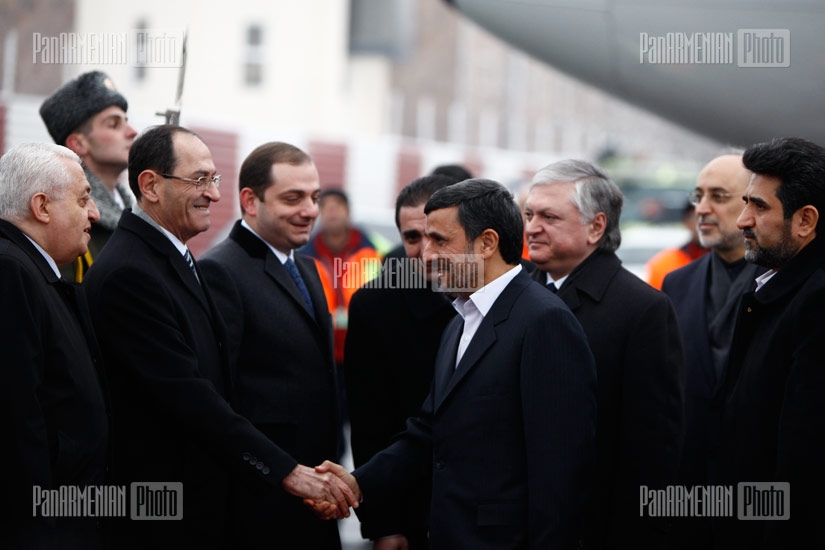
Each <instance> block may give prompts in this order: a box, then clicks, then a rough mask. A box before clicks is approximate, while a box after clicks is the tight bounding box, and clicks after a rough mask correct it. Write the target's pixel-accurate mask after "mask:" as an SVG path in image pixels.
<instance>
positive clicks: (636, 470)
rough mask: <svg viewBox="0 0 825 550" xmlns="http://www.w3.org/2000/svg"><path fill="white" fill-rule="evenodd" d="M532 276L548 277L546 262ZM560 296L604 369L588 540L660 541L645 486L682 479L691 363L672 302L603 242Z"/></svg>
mask: <svg viewBox="0 0 825 550" xmlns="http://www.w3.org/2000/svg"><path fill="white" fill-rule="evenodd" d="M533 276H534V278H535V279H536V280H539V281H540V282H541V283H544V282H545V281H546V274H545V273H544V272H542V271H540V270H537V271H536V272H535V273H534V275H533ZM558 296H559V297H560V298H561V299H562V300H564V302H565V303H566V304H567V305H568V306H569V307H570V309H571V310H572V311H573V314H574V315H575V316H576V318H577V319H578V320H579V322H580V323H581V325H582V327H583V328H584V332H585V333H586V334H587V340H588V342H589V344H590V349H591V350H592V351H593V355H594V356H595V358H596V369H597V371H598V381H599V384H598V385H599V389H598V396H599V423H598V429H597V432H596V433H597V436H596V452H597V454H596V464H597V473H596V487H597V492H596V494H595V496H596V499H595V501H594V502H593V506H592V508H591V511H590V517H589V518H588V529H587V533H588V535H587V539H588V545H587V547H588V548H614V547H626V546H629V547H633V548H649V547H660V546H661V545H662V544H664V542H665V541H664V525H662V524H660V522H659V521H654V520H650V519H642V518H640V517H639V487H640V486H641V485H645V486H647V487H650V488H663V487H664V486H665V485H669V484H674V483H675V482H676V472H677V468H678V463H679V452H680V450H681V445H682V438H683V425H684V423H683V405H682V402H683V383H684V381H683V379H684V369H683V362H682V361H683V358H682V344H681V337H680V335H679V327H678V326H677V324H676V315H675V313H674V312H673V306H672V305H671V303H670V300H669V299H668V298H667V296H665V295H664V294H662V293H661V292H659V291H657V290H655V289H653V288H652V287H650V286H649V285H647V284H646V283H645V282H644V281H642V280H641V279H639V278H638V277H636V276H635V275H633V274H632V273H630V272H629V271H627V270H626V269H624V268H623V267H622V265H621V261H620V260H619V259H618V258H617V257H616V255H615V254H613V253H612V252H601V251H598V250H597V251H596V252H594V253H593V254H591V255H590V256H589V257H588V258H587V259H585V260H584V261H583V262H582V263H581V264H579V265H578V266H577V267H576V269H574V270H573V272H572V273H570V276H569V277H568V278H567V279H566V280H565V281H564V284H563V285H562V287H561V288H560V289H559V291H558Z"/></svg>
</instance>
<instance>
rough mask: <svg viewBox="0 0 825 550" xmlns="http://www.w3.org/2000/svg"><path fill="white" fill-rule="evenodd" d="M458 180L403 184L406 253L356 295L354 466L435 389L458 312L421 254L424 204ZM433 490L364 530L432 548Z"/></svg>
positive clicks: (380, 544) (352, 334)
mask: <svg viewBox="0 0 825 550" xmlns="http://www.w3.org/2000/svg"><path fill="white" fill-rule="evenodd" d="M455 181H456V180H454V179H452V178H450V177H447V176H424V177H423V178H418V179H416V180H413V181H412V182H411V183H410V184H409V185H407V186H406V187H404V188H403V189H402V190H401V192H400V193H399V194H398V198H397V199H396V201H395V225H396V227H398V232H399V233H400V235H401V241H402V246H403V249H404V255H403V257H400V258H392V259H387V260H385V262H384V267H383V269H382V271H381V275H379V276H378V278H376V279H373V280H372V281H370V282H368V283H367V284H366V285H364V286H362V287H361V288H360V289H359V290H358V291H357V292H356V293H355V295H354V296H353V297H352V302H351V303H350V310H349V328H348V330H347V341H346V348H345V351H344V361H345V365H346V367H345V368H346V369H347V380H346V386H347V402H348V403H349V416H350V426H351V430H352V431H351V433H350V437H351V440H352V456H353V460H354V462H355V466H356V467H358V466H361V465H362V464H364V463H366V462H367V461H368V460H369V459H370V458H371V457H372V456H373V455H374V454H375V453H377V452H378V451H380V450H382V449H383V448H385V447H386V446H387V445H389V444H390V443H391V441H392V437H393V436H394V435H395V434H397V433H399V432H401V431H402V430H403V429H404V422H405V421H406V420H407V418H409V417H411V416H415V414H416V413H417V412H418V410H419V409H420V408H421V403H422V402H423V401H424V398H425V397H427V393H428V392H429V391H430V386H431V385H432V379H433V366H434V365H435V357H436V353H437V351H438V344H439V342H440V341H441V333H442V332H443V331H444V327H446V326H447V323H448V322H449V321H450V320H451V319H452V318H453V317H455V314H456V311H455V309H454V308H453V307H452V306H451V305H450V301H449V300H448V299H447V296H446V295H445V294H444V293H443V292H435V290H434V289H433V284H432V281H433V279H434V277H435V276H436V272H434V271H433V270H432V269H430V270H429V271H427V270H426V269H425V266H424V263H423V261H422V253H423V251H424V243H425V241H426V237H425V235H424V229H425V222H426V219H427V216H426V215H425V214H424V206H425V205H426V203H427V200H428V199H429V198H430V196H431V195H432V194H433V193H434V192H435V191H437V190H439V189H441V188H443V187H447V186H448V185H452V184H453V183H455ZM431 267H432V266H431ZM429 495H430V491H429V487H427V486H426V485H422V486H421V487H419V488H418V489H416V490H415V493H411V494H408V495H407V496H406V497H405V498H404V500H403V504H399V503H397V502H395V501H393V502H388V503H387V505H386V506H384V507H382V509H381V510H380V511H376V513H375V514H374V516H373V517H372V518H370V519H363V520H362V521H361V533H362V535H363V536H364V537H365V538H369V539H373V540H374V541H375V543H374V549H375V550H380V549H381V548H395V546H390V545H391V544H398V542H399V540H400V539H401V538H403V539H406V540H405V543H406V544H408V546H409V548H410V549H411V550H415V549H420V548H426V545H427V523H428V522H427V518H428V515H429V514H428V510H429Z"/></svg>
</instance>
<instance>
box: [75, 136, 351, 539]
mask: <svg viewBox="0 0 825 550" xmlns="http://www.w3.org/2000/svg"><path fill="white" fill-rule="evenodd" d="M219 183H220V176H218V175H216V174H215V164H214V163H213V161H212V155H211V154H210V152H209V149H208V148H207V147H206V145H205V144H204V143H203V141H201V140H200V138H199V137H198V136H197V135H195V134H194V133H192V132H191V131H189V130H187V129H185V128H181V127H179V126H169V125H166V126H157V127H155V128H152V129H150V130H148V131H147V132H145V133H144V134H142V135H141V136H140V137H139V138H138V139H137V140H136V141H135V143H134V145H133V146H132V149H131V151H130V153H129V184H130V186H131V189H132V192H133V193H134V194H135V196H136V197H137V205H136V207H135V209H134V211H129V210H127V211H125V212H124V213H123V216H122V217H121V220H120V223H119V224H118V227H117V229H116V230H115V233H114V234H113V235H112V237H111V239H110V240H109V242H108V243H107V245H106V248H105V249H104V250H103V252H102V253H101V255H100V257H99V258H98V259H97V260H96V261H95V263H94V265H93V266H92V268H91V269H90V270H89V273H88V275H87V277H86V278H85V280H84V281H83V285H84V287H85V288H86V290H87V293H88V299H89V304H90V306H91V311H92V316H93V319H94V322H95V328H96V330H97V333H98V336H99V340H100V344H101V348H102V350H103V355H104V357H105V359H106V362H107V364H108V365H109V366H110V375H111V381H112V401H113V410H114V415H115V421H116V423H117V425H118V429H119V430H121V432H120V433H122V434H124V435H123V437H119V438H117V439H116V441H115V452H116V460H117V463H118V468H119V471H120V474H121V475H120V481H121V482H122V483H129V482H134V481H169V482H172V481H176V482H182V483H183V503H182V506H183V520H182V521H127V522H124V523H123V524H122V525H121V526H120V529H119V532H118V535H119V536H120V538H119V540H118V547H124V548H125V547H138V548H149V547H151V548H157V547H158V546H162V547H174V548H190V547H198V548H215V547H227V546H233V547H234V539H233V536H232V534H231V533H228V532H227V529H226V527H227V514H228V510H227V507H228V504H227V502H228V491H229V489H230V479H232V482H233V483H234V482H235V481H234V478H230V474H231V473H232V472H237V473H239V474H241V475H243V476H244V479H243V482H247V483H250V484H254V485H255V486H256V487H257V489H258V490H260V491H263V492H267V491H281V490H282V489H284V490H286V491H288V492H290V493H292V494H295V495H297V496H302V497H306V496H311V495H312V494H315V495H317V497H318V498H319V499H322V500H330V501H334V502H338V499H340V500H341V507H342V508H343V507H345V506H346V498H345V497H346V496H349V497H350V502H352V500H353V496H352V495H351V493H350V491H349V489H348V488H346V487H345V486H344V487H341V484H339V483H337V482H338V480H333V479H332V478H331V476H330V477H329V478H326V479H325V478H319V477H318V476H317V475H315V474H316V472H314V471H313V470H312V469H311V468H306V467H304V466H301V465H298V464H297V462H296V461H295V459H294V458H293V457H291V456H289V455H288V454H287V453H285V452H284V451H283V450H282V449H281V448H279V447H278V446H276V445H275V444H274V443H272V441H271V440H270V439H269V438H268V437H267V435H266V434H264V433H262V432H261V431H259V430H258V429H256V428H255V427H254V426H253V425H252V423H251V422H249V420H247V419H246V418H244V417H243V416H241V415H239V414H238V413H237V412H235V411H234V410H233V409H232V408H231V407H230V404H229V402H228V399H229V398H230V397H231V396H232V395H233V392H232V388H233V383H234V372H233V371H232V370H231V369H230V362H229V361H230V359H229V353H230V349H231V348H230V346H229V345H228V342H227V333H226V328H225V326H224V324H223V321H222V319H221V316H220V314H219V312H218V311H217V309H216V307H215V304H214V302H213V300H212V298H211V294H210V291H209V288H208V284H207V283H206V281H205V280H204V277H203V275H202V273H200V272H199V270H198V269H197V266H196V265H195V263H194V261H192V259H191V254H190V252H189V249H188V248H187V247H186V244H185V243H186V241H187V240H189V239H190V238H192V237H194V236H195V235H197V234H198V233H200V232H203V231H206V230H207V229H209V225H210V219H209V206H210V205H211V203H212V202H214V201H217V200H219V199H220V193H219V191H218V184H219ZM274 513H275V511H274V510H273V514H274ZM342 513H343V512H342Z"/></svg>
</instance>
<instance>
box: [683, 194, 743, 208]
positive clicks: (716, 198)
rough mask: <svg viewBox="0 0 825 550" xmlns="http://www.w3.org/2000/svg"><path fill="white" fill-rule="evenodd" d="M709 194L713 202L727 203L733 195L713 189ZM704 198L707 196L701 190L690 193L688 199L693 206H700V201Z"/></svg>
mask: <svg viewBox="0 0 825 550" xmlns="http://www.w3.org/2000/svg"><path fill="white" fill-rule="evenodd" d="M707 196H708V198H710V202H712V203H713V204H725V203H726V202H728V201H729V200H730V199H731V197H733V195H731V194H730V193H723V192H721V191H712V192H710V193H709V194H708V195H707ZM703 198H705V194H704V193H700V192H699V191H694V192H693V193H691V194H690V195H688V200H689V201H690V204H692V205H693V206H699V203H700V202H702V199H703Z"/></svg>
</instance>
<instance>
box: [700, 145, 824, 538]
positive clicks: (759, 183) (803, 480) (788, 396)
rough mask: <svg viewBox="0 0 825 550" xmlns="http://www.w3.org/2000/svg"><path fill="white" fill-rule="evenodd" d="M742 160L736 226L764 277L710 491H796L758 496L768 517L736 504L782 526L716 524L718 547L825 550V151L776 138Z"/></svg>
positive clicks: (740, 336)
mask: <svg viewBox="0 0 825 550" xmlns="http://www.w3.org/2000/svg"><path fill="white" fill-rule="evenodd" d="M742 160H743V163H744V165H745V168H747V169H748V170H750V171H751V172H753V176H752V177H751V180H750V184H749V185H748V187H747V189H746V190H745V192H744V195H743V199H744V201H745V208H744V210H743V211H742V213H741V215H740V216H739V219H738V222H737V225H738V227H739V228H740V229H741V230H742V232H743V234H744V238H745V259H746V260H747V261H749V262H752V263H755V264H756V265H759V266H762V267H764V268H766V269H767V270H768V271H767V272H765V273H764V274H762V275H760V276H759V277H757V278H756V280H755V282H756V289H755V290H753V291H751V292H747V293H746V294H745V295H744V296H743V297H742V300H741V302H740V305H739V308H738V316H737V319H736V328H735V329H734V334H733V344H732V345H731V351H730V359H729V362H728V369H727V372H726V376H725V381H724V386H723V389H722V391H720V392H719V394H717V395H718V398H719V399H718V400H717V401H716V402H715V404H716V406H717V407H718V408H719V409H720V410H721V414H722V422H721V427H720V430H719V434H718V439H717V440H716V445H715V447H714V452H713V465H714V472H715V476H714V478H713V482H715V483H719V484H725V485H732V486H737V484H738V483H746V484H750V483H753V482H774V483H788V484H789V488H790V493H789V494H788V492H785V491H783V492H782V494H781V495H779V494H778V493H779V492H780V491H781V490H782V489H781V488H779V490H774V491H773V492H768V489H769V487H765V486H762V487H759V489H760V492H758V493H752V495H751V496H752V497H753V498H756V499H757V500H758V502H759V503H760V504H762V506H760V507H759V508H754V507H753V506H750V507H749V506H748V502H749V501H744V502H742V501H740V502H739V507H740V508H739V510H740V511H744V514H745V516H747V517H754V516H760V515H762V516H764V515H769V516H773V517H778V518H779V519H770V520H753V521H741V520H737V519H736V518H717V519H718V521H717V522H716V523H715V527H714V541H713V542H714V547H715V548H821V547H823V546H825V534H823V533H825V531H823V530H822V525H821V523H822V518H823V516H825V500H823V499H822V495H823V494H825V471H823V468H822V464H823V463H825V438H823V437H822V434H823V433H825V409H823V406H825V405H824V404H825V399H823V396H825V370H823V358H822V345H823V344H822V343H823V341H825V315H823V314H822V312H823V310H825V239H823V237H822V236H821V234H822V232H823V231H825V229H824V228H825V221H823V217H822V212H825V148H823V147H820V146H819V145H817V144H815V143H812V142H810V141H807V140H804V139H801V138H778V139H774V140H773V141H771V142H768V143H758V144H756V145H753V146H751V147H749V148H748V149H747V150H746V151H745V154H744V155H743V157H742ZM773 488H774V489H777V487H776V486H775V485H774V486H773ZM746 490H747V489H741V490H740V492H739V495H740V498H741V497H743V494H744V493H743V491H746ZM768 502H769V503H770V506H767V503H768ZM743 506H744V508H743ZM783 515H784V516H785V517H784V518H782V516H783ZM788 516H789V518H790V519H788Z"/></svg>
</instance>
